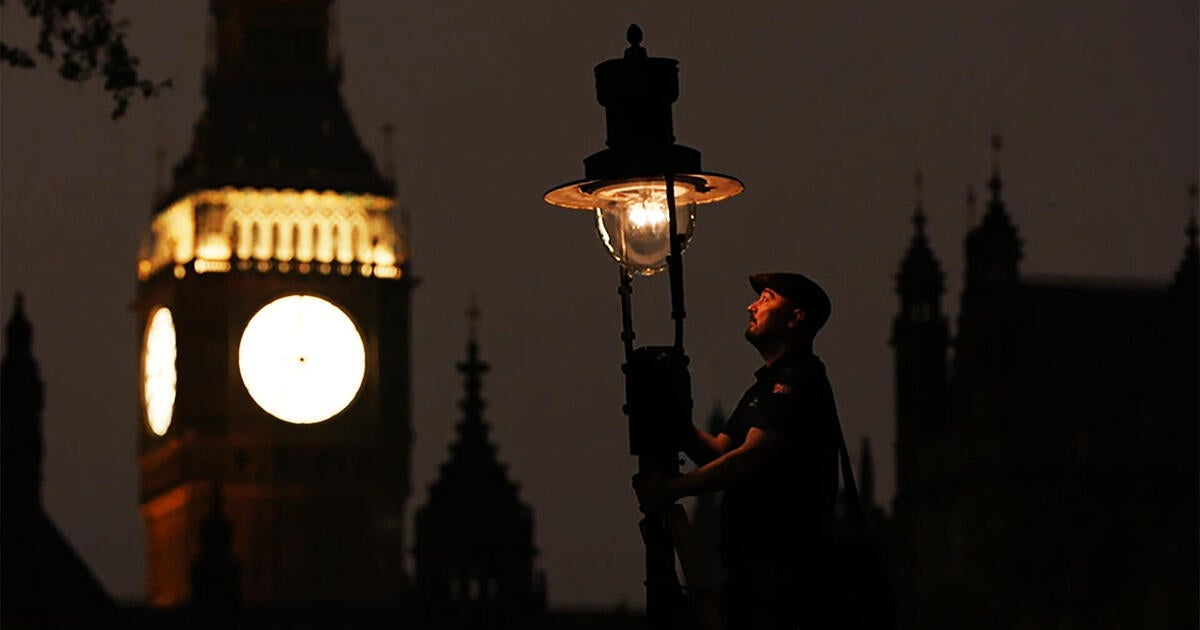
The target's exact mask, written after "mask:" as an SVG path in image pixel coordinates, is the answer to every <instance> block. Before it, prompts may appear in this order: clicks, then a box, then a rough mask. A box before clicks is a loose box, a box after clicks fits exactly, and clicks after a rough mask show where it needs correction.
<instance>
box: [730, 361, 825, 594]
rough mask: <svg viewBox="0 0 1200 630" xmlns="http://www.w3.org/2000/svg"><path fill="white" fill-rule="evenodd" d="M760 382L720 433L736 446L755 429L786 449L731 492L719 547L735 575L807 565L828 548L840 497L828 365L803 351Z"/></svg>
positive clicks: (762, 372)
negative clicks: (835, 509) (775, 439)
mask: <svg viewBox="0 0 1200 630" xmlns="http://www.w3.org/2000/svg"><path fill="white" fill-rule="evenodd" d="M755 377H756V380H755V383H754V384H753V385H752V386H751V387H750V388H749V389H748V390H746V393H745V394H744V395H743V396H742V399H741V401H739V402H738V405H737V408H736V409H734V411H733V414H732V415H731V416H730V417H729V421H728V422H727V423H726V425H725V428H724V429H723V430H722V432H723V433H725V434H726V435H728V436H729V437H730V438H732V440H733V442H732V446H733V447H734V448H736V447H738V446H741V445H742V444H743V443H744V442H745V441H746V434H747V433H748V432H749V431H750V429H751V428H753V427H757V428H759V429H762V430H765V431H770V432H772V433H774V434H776V435H777V436H778V437H779V438H781V439H782V441H783V448H781V449H779V451H778V452H776V453H774V454H773V456H772V457H771V458H770V459H769V460H768V461H766V462H765V463H764V465H763V466H761V467H760V468H759V469H758V470H757V472H755V473H754V474H753V475H752V476H751V477H750V478H748V479H746V480H744V481H742V482H741V483H738V484H737V485H735V486H733V487H730V488H727V489H726V490H725V495H724V498H723V499H722V502H721V547H722V559H723V562H724V565H725V567H726V569H727V570H728V571H729V572H730V574H731V576H732V575H733V574H735V573H742V574H744V573H746V572H750V573H755V572H763V571H767V572H771V573H774V572H777V571H779V570H781V569H783V568H784V567H786V570H788V571H791V570H792V569H794V568H796V567H797V566H803V565H805V564H806V563H805V558H808V557H812V556H813V555H814V554H815V553H819V552H820V551H821V550H824V549H825V548H827V547H828V545H829V544H830V541H831V537H832V527H833V513H834V502H835V500H836V496H837V484H838V468H837V465H838V460H837V453H838V451H837V444H836V438H837V433H836V431H837V411H836V409H835V406H834V398H833V391H832V389H831V387H830V385H829V378H828V376H827V375H826V373H825V365H824V364H823V363H822V362H821V360H820V359H819V358H818V357H817V356H816V355H814V354H812V352H811V351H809V350H808V349H804V350H802V351H793V352H789V353H787V354H785V355H784V356H782V357H780V358H779V359H777V360H776V361H775V362H774V363H772V364H771V365H769V366H764V367H763V368H761V369H759V370H758V371H757V372H755Z"/></svg>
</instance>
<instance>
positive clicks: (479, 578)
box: [414, 305, 546, 628]
mask: <svg viewBox="0 0 1200 630" xmlns="http://www.w3.org/2000/svg"><path fill="white" fill-rule="evenodd" d="M469 316H470V318H471V327H470V335H469V338H468V340H467V358H466V360H465V361H462V362H460V363H459V364H458V366H457V367H458V371H459V372H460V373H461V374H462V375H463V385H464V390H465V395H464V397H463V399H462V401H461V402H460V403H459V407H460V408H461V409H462V420H461V421H459V423H458V425H457V426H456V427H455V429H456V432H457V434H458V437H457V439H456V440H455V441H454V443H453V444H452V445H451V446H450V459H449V460H448V461H446V463H445V464H443V465H442V467H441V471H440V474H439V475H438V478H437V479H436V480H435V481H434V482H433V483H432V484H430V486H429V499H428V501H427V502H426V503H425V504H424V505H423V506H421V508H420V509H419V510H417V514H416V523H415V526H416V531H415V533H414V536H415V538H416V546H415V549H414V554H415V559H416V590H417V597H418V600H419V601H420V603H421V606H423V607H424V608H425V609H426V610H427V612H428V613H430V614H431V616H435V617H437V618H441V619H447V620H450V621H453V622H456V623H459V624H461V625H463V626H465V627H495V628H520V627H524V626H526V625H528V624H529V623H530V621H531V619H536V618H538V617H539V616H540V615H541V614H542V613H544V612H545V608H546V578H545V574H544V573H542V572H541V571H537V570H535V568H534V560H535V558H536V557H537V547H536V546H535V545H534V537H533V510H532V509H530V507H529V506H528V505H527V504H525V503H524V502H522V501H521V498H520V496H519V493H518V489H517V484H515V483H513V482H512V481H511V480H509V477H508V472H507V467H506V466H505V465H504V464H502V463H501V462H500V460H499V458H498V457H497V456H496V446H495V445H494V444H492V442H491V440H490V439H489V437H488V432H489V430H490V429H489V427H488V423H487V421H486V420H485V418H484V413H483V411H484V408H485V407H486V406H487V404H486V402H485V401H484V399H483V396H482V390H483V375H484V374H485V373H487V371H488V369H489V366H488V364H487V363H485V362H483V361H482V360H480V358H479V343H478V340H477V338H476V330H475V323H476V320H477V318H478V316H479V310H478V308H477V307H475V306H474V305H472V307H471V309H470V311H469Z"/></svg>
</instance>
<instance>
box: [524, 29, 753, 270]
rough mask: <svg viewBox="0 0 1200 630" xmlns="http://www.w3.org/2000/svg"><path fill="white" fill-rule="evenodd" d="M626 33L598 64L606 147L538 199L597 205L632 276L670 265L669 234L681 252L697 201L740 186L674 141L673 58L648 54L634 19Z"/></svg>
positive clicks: (605, 232) (607, 241) (724, 195)
mask: <svg viewBox="0 0 1200 630" xmlns="http://www.w3.org/2000/svg"><path fill="white" fill-rule="evenodd" d="M626 37H627V39H628V41H629V48H628V49H626V50H625V55H624V57H622V58H618V59H609V60H608V61H605V62H603V63H601V64H599V65H597V66H596V68H595V72H596V99H597V100H598V101H599V102H600V104H601V105H603V106H604V108H605V112H606V120H607V126H608V138H607V141H606V144H607V146H608V148H606V149H604V150H602V151H600V152H598V153H594V154H592V155H590V156H588V157H587V158H586V159H584V161H583V167H584V178H583V179H580V180H577V181H573V182H569V183H566V184H562V185H559V186H556V187H555V188H552V189H551V190H549V191H547V192H546V194H545V195H544V196H543V199H544V200H545V201H546V203H548V204H551V205H554V206H558V207H561V208H570V209H575V210H587V211H591V212H594V213H595V216H596V231H597V233H598V234H599V236H600V241H601V242H602V243H603V244H604V247H605V249H607V250H608V253H609V254H610V255H611V256H612V257H613V259H614V260H616V261H617V262H618V263H620V264H621V266H622V267H624V268H625V269H626V271H628V272H629V273H630V274H632V275H639V276H649V275H653V274H655V273H658V272H660V271H662V270H664V269H666V268H667V266H668V256H669V254H670V253H671V240H672V236H674V238H675V239H676V240H677V241H678V245H679V248H678V250H679V252H681V253H682V251H683V250H684V249H685V248H686V247H687V246H688V244H689V243H690V242H691V239H692V235H693V233H694V232H695V229H696V208H697V206H700V205H703V204H707V203H713V202H716V201H721V200H723V199H728V198H730V197H732V196H734V195H736V194H738V193H740V192H742V189H743V186H742V182H741V181H739V180H738V179H737V178H735V177H730V176H728V175H721V174H719V173H709V172H705V171H703V170H702V169H701V167H700V152H699V151H697V150H695V149H692V148H689V147H685V146H680V145H678V144H675V136H674V132H673V130H672V121H671V105H672V103H674V102H675V100H676V99H677V98H678V97H679V79H678V73H679V68H678V62H677V61H675V60H674V59H666V58H662V57H649V56H647V55H646V50H645V49H644V48H642V47H641V41H642V31H641V29H639V28H638V27H637V25H636V24H635V25H632V26H630V27H629V31H628V33H627V35H626ZM672 211H673V212H674V216H672ZM672 219H673V220H672ZM672 224H674V231H673V232H672Z"/></svg>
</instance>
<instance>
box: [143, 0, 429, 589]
mask: <svg viewBox="0 0 1200 630" xmlns="http://www.w3.org/2000/svg"><path fill="white" fill-rule="evenodd" d="M210 14H211V23H210V27H209V39H210V41H209V43H208V46H209V60H208V67H207V68H206V75H205V86H204V95H205V101H206V103H205V109H204V112H203V113H202V114H201V116H200V119H199V120H198V121H197V122H196V125H195V131H194V136H193V142H192V146H191V148H190V150H189V152H188V154H187V155H186V156H185V157H184V158H183V159H182V160H181V161H180V162H179V163H178V164H177V165H176V166H175V168H174V173H173V178H172V181H171V184H170V187H169V188H168V189H167V191H166V192H165V194H163V195H162V196H161V197H160V198H159V199H158V200H157V201H156V206H155V209H154V213H153V216H152V217H151V219H150V224H149V227H148V230H147V236H146V238H145V240H144V242H143V246H142V251H141V253H140V255H139V258H138V268H137V278H138V285H137V298H136V302H135V306H134V310H135V312H136V315H137V326H138V335H139V343H140V351H141V362H140V368H139V369H140V374H139V376H140V378H139V381H140V383H141V392H140V394H141V395H140V396H139V403H140V404H139V414H138V465H139V469H140V477H141V479H140V506H141V507H140V511H141V516H142V519H143V522H144V524H145V530H146V553H147V568H146V596H147V601H148V602H149V603H150V604H152V605H158V606H173V605H181V604H185V603H187V602H189V601H191V600H192V597H193V585H192V584H191V577H190V576H191V575H192V571H191V567H192V565H193V563H194V562H195V561H196V557H197V555H198V554H199V552H200V548H201V529H202V528H201V525H202V523H203V522H205V520H206V519H207V518H211V515H212V514H214V513H223V515H224V517H225V519H226V520H227V521H228V523H229V526H230V527H229V532H230V542H229V545H230V547H231V552H232V558H233V561H234V562H235V563H236V565H237V574H238V576H239V579H238V584H239V586H238V591H239V596H240V598H241V599H242V600H244V601H246V602H247V603H254V602H297V601H303V602H345V601H350V600H354V601H358V602H364V601H373V600H377V601H384V600H394V599H395V598H396V597H397V596H398V595H400V594H401V593H402V592H404V591H405V590H406V589H407V586H408V584H407V577H406V573H405V567H404V554H405V549H406V547H405V541H404V528H403V522H404V521H403V517H404V508H405V503H406V501H407V499H408V495H409V478H410V450H411V441H412V434H411V428H410V427H411V423H410V417H409V416H410V406H411V405H410V397H411V396H410V389H411V386H410V374H409V372H410V367H409V299H410V298H409V296H410V291H411V289H412V287H413V284H414V283H413V281H412V280H411V278H410V275H409V262H408V248H407V239H406V234H405V233H404V231H403V229H402V228H403V226H399V227H398V226H397V225H396V224H394V223H393V221H392V218H391V215H392V211H393V208H394V205H395V200H394V191H393V183H392V182H391V181H390V180H389V179H388V178H386V177H384V176H383V175H381V174H380V172H379V170H378V169H377V168H376V166H375V163H374V161H373V160H372V159H371V157H370V155H368V154H367V152H366V151H365V150H364V148H363V145H362V143H361V141H360V140H359V138H358V136H357V134H356V133H355V131H354V128H353V126H352V124H351V121H350V117H349V115H348V113H347V111H346V108H345V105H344V103H343V101H342V97H341V94H340V91H339V86H340V83H341V59H340V56H339V51H338V50H337V47H336V45H335V43H334V38H333V36H334V35H335V29H334V28H333V19H334V7H333V6H332V0H289V1H286V2H282V1H279V0H238V1H234V0H212V1H211V5H210Z"/></svg>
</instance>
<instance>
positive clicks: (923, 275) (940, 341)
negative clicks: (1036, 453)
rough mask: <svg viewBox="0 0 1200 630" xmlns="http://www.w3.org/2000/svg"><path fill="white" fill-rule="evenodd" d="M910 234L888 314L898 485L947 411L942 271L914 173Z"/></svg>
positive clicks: (911, 475)
mask: <svg viewBox="0 0 1200 630" xmlns="http://www.w3.org/2000/svg"><path fill="white" fill-rule="evenodd" d="M913 181H914V184H915V187H916V203H915V204H914V206H915V207H914V209H913V218H912V223H913V236H912V240H911V242H910V244H909V247H908V253H906V254H905V256H904V260H903V261H902V262H901V264H900V272H899V273H898V274H897V275H896V293H897V294H898V295H899V296H900V312H899V313H897V314H896V317H895V319H893V320H892V337H891V345H892V348H893V350H894V353H895V355H894V356H895V366H896V367H895V374H896V398H895V400H896V420H897V426H896V469H897V487H898V489H899V491H900V492H903V491H904V490H905V489H906V488H907V483H908V482H909V480H910V479H912V480H916V479H918V478H921V477H922V473H921V472H920V471H919V468H920V467H921V466H923V465H924V463H923V462H924V458H923V457H922V456H921V455H920V453H919V452H918V451H917V450H916V449H919V448H920V445H921V444H923V442H924V437H925V436H927V435H929V434H930V433H931V432H932V431H935V430H936V429H937V428H938V427H940V426H941V424H942V421H943V419H944V417H945V413H946V408H945V391H946V351H947V345H948V344H947V340H948V337H949V333H948V326H947V323H946V317H945V315H944V314H943V313H942V307H941V300H942V293H943V292H944V290H945V289H944V284H943V273H942V269H941V266H940V265H939V264H938V261H937V258H936V257H935V256H934V254H933V250H932V249H931V248H930V246H929V239H928V237H927V236H926V234H925V224H926V217H925V209H924V202H923V199H922V196H923V192H924V191H923V187H924V178H923V177H922V175H921V173H919V172H918V173H917V174H916V176H915V177H914V180H913Z"/></svg>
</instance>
